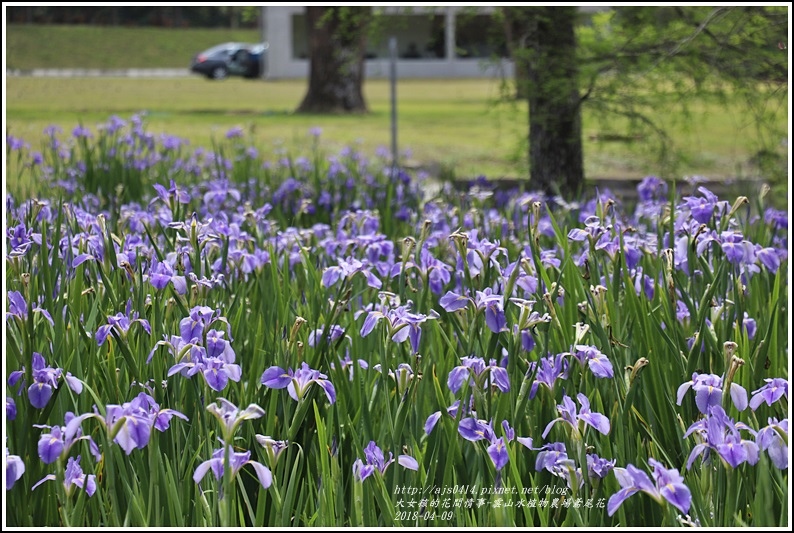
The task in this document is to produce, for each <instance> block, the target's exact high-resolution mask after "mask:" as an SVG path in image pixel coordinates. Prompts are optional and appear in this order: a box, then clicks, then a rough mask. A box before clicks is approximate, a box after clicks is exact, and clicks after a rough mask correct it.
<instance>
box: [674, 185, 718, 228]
mask: <svg viewBox="0 0 794 533" xmlns="http://www.w3.org/2000/svg"><path fill="white" fill-rule="evenodd" d="M698 192H700V193H701V194H703V196H701V197H698V196H686V197H684V204H683V205H684V207H686V208H688V209H689V211H690V212H691V213H692V218H694V219H695V220H697V221H698V222H699V223H700V224H708V222H709V221H710V220H711V217H712V216H714V211H715V209H716V208H717V206H718V204H721V203H722V204H724V202H719V201H718V200H719V199H718V198H717V195H715V194H714V193H713V192H711V191H709V190H708V189H706V188H705V187H698Z"/></svg>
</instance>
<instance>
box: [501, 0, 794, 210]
mask: <svg viewBox="0 0 794 533" xmlns="http://www.w3.org/2000/svg"><path fill="white" fill-rule="evenodd" d="M787 9H788V8H787V7H785V6H779V7H774V6H773V7H770V6H733V7H714V6H709V7H704V6H671V7H617V8H614V9H611V10H607V11H604V12H600V13H596V14H593V15H592V16H590V17H589V18H588V19H587V20H584V17H583V16H582V13H581V12H580V11H578V10H577V9H576V8H570V7H504V8H500V9H497V11H496V15H495V16H496V17H498V18H499V20H500V21H501V22H502V24H503V25H504V27H505V39H506V42H507V45H508V50H510V52H511V57H512V58H513V60H514V62H515V64H516V76H515V80H514V83H515V86H514V87H515V91H513V92H512V93H511V94H517V95H518V96H519V97H521V98H527V99H528V100H529V108H530V113H529V115H530V116H529V150H528V152H529V163H530V180H531V182H532V183H533V186H536V187H538V188H540V189H543V190H545V191H547V192H558V191H559V192H560V193H562V194H563V195H565V196H568V197H572V196H575V195H576V194H577V193H578V192H579V191H580V189H581V186H582V184H583V181H584V173H583V171H582V170H581V168H582V167H581V153H582V148H581V146H582V139H581V135H582V131H581V119H580V117H581V111H582V108H583V106H587V108H588V109H590V110H591V111H594V112H595V116H596V117H598V118H599V119H600V120H608V119H609V118H610V117H616V116H619V117H623V118H626V119H628V124H629V128H630V131H629V132H628V134H629V135H630V136H632V137H643V138H644V137H646V136H648V135H649V134H653V135H654V136H655V138H656V139H657V141H658V142H656V143H653V146H655V147H656V148H657V155H658V156H659V161H660V165H663V166H664V167H665V168H668V169H671V170H672V169H673V168H674V166H673V165H674V162H675V156H676V154H675V153H674V150H673V148H674V140H672V139H669V138H668V137H667V135H666V133H665V130H664V127H663V126H662V125H661V124H660V121H659V117H661V116H665V118H668V117H669V116H670V115H671V114H673V113H675V114H680V115H681V116H684V117H686V116H687V113H688V110H689V106H688V104H689V102H691V101H692V100H693V97H694V96H697V97H699V98H704V97H705V98H715V99H718V100H720V101H723V102H726V101H727V98H726V97H727V96H729V95H731V96H736V95H737V94H738V95H740V96H743V97H744V98H745V100H746V102H747V103H748V105H749V107H750V108H751V109H752V110H753V112H754V113H753V114H754V118H755V124H756V127H757V128H758V132H759V134H760V135H759V136H760V137H761V138H762V139H764V141H763V142H764V144H765V145H767V146H774V145H776V144H777V143H779V140H780V138H781V137H782V136H784V135H785V132H782V131H779V130H778V129H776V128H775V127H774V125H773V124H772V123H771V121H769V120H768V118H769V116H770V114H771V110H772V106H775V105H787V102H788V95H787V89H788V87H787V79H788V54H787V52H786V51H785V49H786V48H787V45H788V11H787ZM574 30H575V31H574ZM660 95H661V97H662V98H663V99H664V101H665V104H666V105H665V108H664V111H665V112H664V113H660V109H659V108H658V105H659V101H660ZM668 104H669V105H668ZM761 152H763V153H768V149H767V150H761Z"/></svg>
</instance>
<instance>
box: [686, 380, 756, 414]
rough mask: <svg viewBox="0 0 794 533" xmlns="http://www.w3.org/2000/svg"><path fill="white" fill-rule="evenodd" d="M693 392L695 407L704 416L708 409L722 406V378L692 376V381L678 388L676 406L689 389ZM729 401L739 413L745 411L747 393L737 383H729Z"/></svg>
mask: <svg viewBox="0 0 794 533" xmlns="http://www.w3.org/2000/svg"><path fill="white" fill-rule="evenodd" d="M690 387H691V388H692V390H693V391H695V405H697V408H698V410H699V411H700V412H701V413H703V414H706V413H707V412H708V409H709V408H710V407H713V406H716V405H720V404H722V392H723V391H722V378H721V377H720V376H718V375H716V374H698V373H697V372H695V373H693V374H692V379H691V380H690V381H687V382H686V383H683V384H682V385H681V386H680V387H678V392H677V394H676V396H677V398H676V404H677V405H681V402H683V401H684V395H685V394H686V391H688V390H689V388H690ZM730 393H731V400H733V405H735V406H736V408H737V409H738V410H739V411H744V410H745V409H747V391H746V390H745V389H744V387H742V386H741V385H739V384H738V383H731V391H730Z"/></svg>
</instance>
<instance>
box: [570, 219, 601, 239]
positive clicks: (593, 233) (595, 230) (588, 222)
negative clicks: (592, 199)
mask: <svg viewBox="0 0 794 533" xmlns="http://www.w3.org/2000/svg"><path fill="white" fill-rule="evenodd" d="M584 225H585V229H581V228H574V229H572V230H571V231H569V232H568V240H570V241H577V242H582V241H584V240H586V239H590V240H592V241H597V240H598V239H599V238H600V237H601V236H602V235H606V234H608V232H609V231H610V230H611V229H612V226H611V225H608V226H606V227H605V226H603V225H602V222H601V219H600V218H599V217H597V216H595V215H592V216H589V217H587V218H586V219H585V220H584Z"/></svg>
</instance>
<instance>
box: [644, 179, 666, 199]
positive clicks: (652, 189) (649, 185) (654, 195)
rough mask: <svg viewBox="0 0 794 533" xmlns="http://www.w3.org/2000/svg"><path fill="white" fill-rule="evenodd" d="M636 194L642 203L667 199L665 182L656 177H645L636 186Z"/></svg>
mask: <svg viewBox="0 0 794 533" xmlns="http://www.w3.org/2000/svg"><path fill="white" fill-rule="evenodd" d="M637 194H638V195H639V197H640V200H641V201H643V202H652V201H661V200H664V199H665V198H666V197H667V182H666V181H663V180H661V179H659V178H658V177H656V176H646V177H645V178H643V180H642V181H641V182H640V183H639V185H637Z"/></svg>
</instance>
